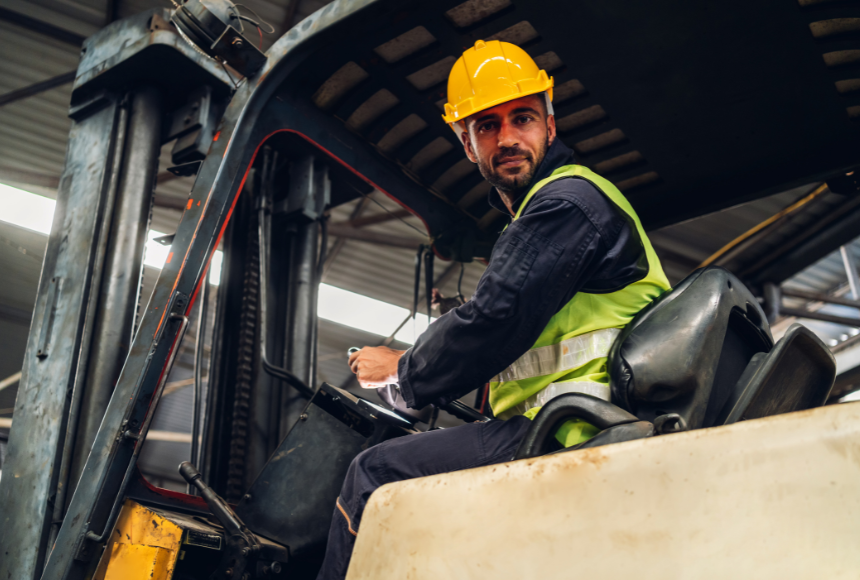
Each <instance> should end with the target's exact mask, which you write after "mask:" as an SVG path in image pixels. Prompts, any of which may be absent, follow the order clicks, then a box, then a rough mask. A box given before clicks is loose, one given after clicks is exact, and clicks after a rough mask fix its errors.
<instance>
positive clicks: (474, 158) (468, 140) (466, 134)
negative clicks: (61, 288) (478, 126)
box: [460, 131, 478, 163]
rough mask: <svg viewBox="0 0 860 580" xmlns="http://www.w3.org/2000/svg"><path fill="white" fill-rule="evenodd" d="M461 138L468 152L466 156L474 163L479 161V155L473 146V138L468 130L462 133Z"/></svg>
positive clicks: (464, 148)
mask: <svg viewBox="0 0 860 580" xmlns="http://www.w3.org/2000/svg"><path fill="white" fill-rule="evenodd" d="M460 140H461V141H462V142H463V150H464V151H465V152H466V157H468V158H469V161H471V162H472V163H477V162H478V156H477V155H475V150H474V149H473V148H472V139H471V138H470V137H469V132H468V131H463V132H462V133H460Z"/></svg>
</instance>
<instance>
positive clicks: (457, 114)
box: [442, 40, 553, 132]
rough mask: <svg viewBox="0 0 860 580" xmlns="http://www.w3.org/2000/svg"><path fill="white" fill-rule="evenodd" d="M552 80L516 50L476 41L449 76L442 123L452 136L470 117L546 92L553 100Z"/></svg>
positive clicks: (507, 43) (498, 43) (520, 51)
mask: <svg viewBox="0 0 860 580" xmlns="http://www.w3.org/2000/svg"><path fill="white" fill-rule="evenodd" d="M552 86H553V84H552V77H551V76H549V75H547V74H546V71H545V70H541V69H539V68H538V66H537V64H536V63H535V61H534V60H533V59H532V57H530V56H529V55H528V53H526V51H524V50H523V49H521V48H520V47H519V46H517V45H515V44H511V43H509V42H501V41H498V40H491V41H489V42H484V41H483V40H479V41H477V42H476V43H475V46H474V47H472V48H469V49H467V50H466V52H464V53H463V56H461V57H460V58H459V59H457V62H455V63H454V68H452V69H451V73H450V74H449V75H448V102H447V103H445V114H444V115H442V119H444V120H445V122H446V123H448V124H449V125H450V126H451V128H452V129H454V132H457V128H456V127H455V124H457V123H460V122H461V121H463V120H464V119H465V118H466V117H468V116H469V115H474V114H475V113H477V112H478V111H484V110H486V109H490V108H492V107H495V106H496V105H500V104H502V103H507V102H508V101H513V100H514V99H519V98H520V97H525V96H527V95H534V94H537V93H542V92H544V91H546V93H547V98H548V100H549V101H551V100H552Z"/></svg>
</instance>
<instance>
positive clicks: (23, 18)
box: [0, 7, 86, 47]
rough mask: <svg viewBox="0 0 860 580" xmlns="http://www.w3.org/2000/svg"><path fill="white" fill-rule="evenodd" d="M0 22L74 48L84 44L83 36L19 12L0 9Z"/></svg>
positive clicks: (84, 38)
mask: <svg viewBox="0 0 860 580" xmlns="http://www.w3.org/2000/svg"><path fill="white" fill-rule="evenodd" d="M0 20H4V21H6V22H10V23H12V24H14V25H16V26H20V27H21V28H26V29H27V30H30V31H32V32H36V33H38V34H44V35H45V36H50V37H51V38H53V39H54V40H59V41H60V42H65V43H66V44H70V45H72V46H75V47H79V46H81V45H82V44H83V43H84V40H86V37H85V36H81V35H80V34H75V33H74V32H71V31H69V30H66V29H65V28H60V27H59V26H54V25H53V24H48V23H47V22H43V21H41V20H38V19H36V18H32V17H30V16H27V15H25V14H21V13H20V12H15V11H14V10H9V9H8V8H2V7H0Z"/></svg>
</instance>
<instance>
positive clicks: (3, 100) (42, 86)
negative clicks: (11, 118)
mask: <svg viewBox="0 0 860 580" xmlns="http://www.w3.org/2000/svg"><path fill="white" fill-rule="evenodd" d="M76 74H77V71H73V70H72V71H69V72H67V73H63V74H61V75H57V76H55V77H53V78H50V79H48V80H45V81H41V82H38V83H35V84H32V85H30V86H28V87H24V88H21V89H17V90H15V91H11V92H8V93H6V94H5V95H0V107H2V106H3V105H8V104H9V103H14V102H15V101H20V100H22V99H28V98H30V97H35V96H36V95H38V94H41V93H44V92H45V91H50V90H51V89H55V88H57V87H59V86H62V85H66V84H69V83H70V82H72V81H74V80H75V75H76Z"/></svg>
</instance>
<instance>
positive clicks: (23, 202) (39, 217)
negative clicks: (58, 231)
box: [0, 183, 57, 236]
mask: <svg viewBox="0 0 860 580" xmlns="http://www.w3.org/2000/svg"><path fill="white" fill-rule="evenodd" d="M56 205H57V202H56V201H54V200H53V199H49V198H47V197H43V196H41V195H36V194H35V193H30V192H29V191H24V190H23V189H18V188H17V187H12V186H11V185H4V184H2V183H0V208H2V209H0V221H4V222H8V223H10V224H15V225H16V226H18V227H21V228H26V229H28V230H32V231H34V232H39V233H40V234H45V235H46V236H47V235H48V234H50V233H51V221H52V220H53V219H54V206H56Z"/></svg>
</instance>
